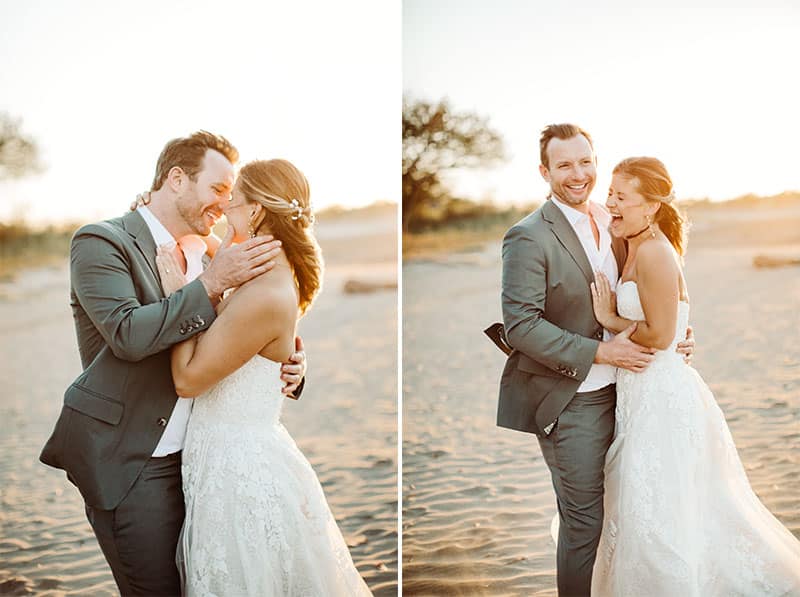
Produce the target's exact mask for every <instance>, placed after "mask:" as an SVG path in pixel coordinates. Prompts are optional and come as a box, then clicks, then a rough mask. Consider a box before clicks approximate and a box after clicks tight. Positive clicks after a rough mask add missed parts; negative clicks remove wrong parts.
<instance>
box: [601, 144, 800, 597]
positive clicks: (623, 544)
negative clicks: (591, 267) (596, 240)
mask: <svg viewBox="0 0 800 597" xmlns="http://www.w3.org/2000/svg"><path fill="white" fill-rule="evenodd" d="M673 197H674V196H673V192H672V181H671V179H670V177H669V174H668V173H667V171H666V169H665V168H664V165H663V164H662V163H661V162H660V161H659V160H656V159H655V158H629V159H626V160H624V161H622V162H621V163H620V164H618V165H617V167H616V168H615V169H614V173H613V178H612V183H611V188H610V189H609V193H608V200H607V202H606V206H607V207H608V209H609V211H610V213H611V215H612V217H613V220H612V224H611V233H612V234H614V235H615V236H617V237H625V238H626V239H628V256H627V260H626V263H625V267H624V269H623V271H622V274H621V280H620V282H619V283H618V284H617V285H616V293H614V292H613V291H612V286H611V283H610V281H609V280H607V279H605V278H603V277H602V274H598V275H597V277H596V282H595V284H593V285H592V294H593V298H594V302H595V312H596V315H597V319H598V321H599V322H600V323H601V324H602V325H603V326H604V327H605V328H607V329H609V330H610V331H612V332H620V331H622V330H624V329H626V328H628V327H629V326H630V325H632V324H633V322H638V323H637V324H636V326H637V327H636V330H635V332H634V333H633V334H632V336H631V338H632V340H634V341H636V342H638V343H639V344H642V345H644V346H649V347H653V348H656V349H659V352H658V353H657V354H656V357H655V360H654V361H653V362H652V364H651V365H650V366H649V367H648V368H647V370H645V371H644V372H643V373H632V372H629V371H625V370H622V369H620V370H619V371H618V374H617V375H618V377H617V407H616V430H615V435H614V440H613V442H612V444H611V447H610V448H609V450H608V453H607V455H606V464H605V475H606V477H605V498H604V508H605V516H604V526H603V533H602V536H601V539H600V545H599V547H598V550H597V559H596V560H595V565H594V572H593V578H592V595H596V596H606V595H615V596H616V595H631V596H640V595H648V596H653V597H655V596H664V597H673V596H681V597H691V596H697V597H711V596H719V597H723V596H724V597H729V596H733V595H742V596H753V597H755V596H758V597H762V596H773V595H775V596H777V595H800V541H798V540H797V539H796V538H795V537H794V536H793V535H792V534H791V533H790V532H789V531H788V530H787V529H786V528H785V527H784V526H783V525H782V524H781V523H780V522H779V521H778V520H777V519H776V518H775V517H774V516H773V515H772V514H771V513H770V512H769V511H768V510H767V509H766V507H764V505H763V504H762V503H761V502H760V501H759V499H758V497H757V496H756V495H755V493H754V492H753V490H752V489H751V487H750V484H749V482H748V480H747V476H746V475H745V471H744V468H743V467H742V463H741V461H740V460H739V456H738V454H737V452H736V447H735V445H734V443H733V439H732V437H731V434H730V432H729V430H728V426H727V424H726V422H725V417H724V415H723V413H722V411H721V410H720V409H719V406H717V403H716V401H715V400H714V396H713V395H712V394H711V392H710V390H709V389H708V387H707V386H706V384H705V383H704V382H703V380H702V379H701V378H700V376H699V375H698V373H697V372H696V371H695V370H694V369H693V368H691V367H690V366H689V365H687V364H686V363H685V362H684V360H683V358H682V357H681V355H679V354H677V353H676V352H675V344H676V343H677V342H678V341H679V340H680V339H682V338H683V337H684V335H685V330H686V326H687V325H688V320H689V302H688V295H687V290H686V285H685V282H684V279H683V275H682V273H681V267H680V256H681V255H682V253H683V245H684V242H683V238H684V237H683V222H682V219H681V217H680V215H679V214H678V212H677V211H676V210H675V208H674V207H673V206H672V205H671V204H670V203H671V201H672V199H673ZM617 312H618V313H617Z"/></svg>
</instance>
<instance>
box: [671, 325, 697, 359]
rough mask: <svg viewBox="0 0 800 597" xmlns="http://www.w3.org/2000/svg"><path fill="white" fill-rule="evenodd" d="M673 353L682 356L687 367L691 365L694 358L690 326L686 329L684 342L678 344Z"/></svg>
mask: <svg viewBox="0 0 800 597" xmlns="http://www.w3.org/2000/svg"><path fill="white" fill-rule="evenodd" d="M675 352H677V353H678V354H682V355H683V360H684V362H685V363H686V364H687V365H691V364H692V357H693V356H694V330H693V329H692V326H688V327H687V328H686V340H684V341H683V342H678V347H677V348H676V349H675Z"/></svg>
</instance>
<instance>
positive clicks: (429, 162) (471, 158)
mask: <svg viewBox="0 0 800 597" xmlns="http://www.w3.org/2000/svg"><path fill="white" fill-rule="evenodd" d="M503 159H505V148H504V146H503V139H502V138H501V137H500V135H499V133H497V132H496V131H494V130H492V129H491V128H489V126H488V124H487V119H486V118H484V117H481V116H478V115H477V114H471V113H463V114H455V113H453V111H452V110H451V108H450V106H449V104H448V102H447V100H441V101H439V102H438V103H436V104H431V103H428V102H424V101H419V102H409V101H408V100H407V99H404V100H403V231H404V232H407V231H408V228H409V224H411V223H413V222H414V220H415V218H417V217H418V216H419V212H420V210H421V208H422V207H423V206H426V205H428V206H430V205H436V204H437V203H438V202H440V201H442V200H446V199H449V198H450V197H449V194H448V192H447V189H446V188H445V186H444V185H443V184H442V181H441V179H440V174H441V173H442V172H444V171H446V170H453V169H456V168H478V167H486V166H490V165H492V164H494V163H496V162H498V161H500V160H503Z"/></svg>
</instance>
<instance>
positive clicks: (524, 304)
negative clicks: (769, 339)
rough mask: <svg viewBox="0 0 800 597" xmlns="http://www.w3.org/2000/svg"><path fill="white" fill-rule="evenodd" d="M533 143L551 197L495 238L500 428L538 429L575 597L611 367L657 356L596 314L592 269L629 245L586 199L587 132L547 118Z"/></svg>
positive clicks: (597, 514)
mask: <svg viewBox="0 0 800 597" xmlns="http://www.w3.org/2000/svg"><path fill="white" fill-rule="evenodd" d="M539 149H540V159H541V165H540V166H539V172H540V173H541V175H542V177H543V178H544V179H545V180H546V181H547V182H548V183H549V184H550V196H549V198H548V199H549V200H548V201H547V202H545V204H544V205H543V206H542V207H541V208H539V209H538V210H536V211H535V212H533V213H531V214H530V215H528V216H526V217H525V218H523V219H522V220H521V221H520V222H518V223H517V224H515V225H514V226H513V227H512V228H511V229H510V230H509V231H508V232H507V233H506V235H505V238H504V239H503V280H502V286H503V289H502V304H503V323H504V328H505V332H506V335H507V338H508V343H509V344H510V346H511V347H512V348H513V349H514V351H513V352H512V353H511V355H510V356H509V358H508V361H507V362H506V365H505V368H504V370H503V375H502V378H501V382H500V399H499V405H498V410H497V424H498V425H499V426H501V427H508V428H510V429H516V430H519V431H525V432H528V433H534V434H536V435H537V436H538V439H539V445H540V447H541V450H542V454H543V456H544V459H545V461H546V462H547V466H548V467H549V469H550V474H551V477H552V481H553V488H554V490H555V493H556V498H557V503H558V513H559V519H560V527H559V535H558V550H557V556H556V561H557V575H558V594H559V595H560V596H561V597H566V596H572V595H581V596H583V595H589V591H590V586H591V579H592V566H593V564H594V560H595V555H596V552H597V544H598V542H599V540H600V532H601V529H602V523H603V464H604V461H605V455H606V451H607V450H608V447H609V445H610V444H611V440H612V436H613V434H614V408H615V404H616V390H615V381H616V373H615V371H616V369H615V368H616V367H622V368H624V369H629V370H631V371H642V370H644V368H646V367H647V366H648V364H649V363H650V362H651V361H652V359H653V353H654V352H655V351H654V350H652V349H649V348H645V347H643V346H640V345H638V344H636V343H634V342H633V341H631V340H630V335H631V334H632V333H633V331H634V330H635V325H633V326H631V327H630V328H628V329H627V330H625V331H624V332H622V333H621V334H618V335H617V336H615V337H613V338H612V337H611V335H610V334H609V333H608V332H607V331H606V330H604V329H603V328H602V327H601V326H600V324H599V323H598V322H597V320H596V319H595V316H594V311H593V308H592V296H591V292H590V286H589V284H590V283H591V282H593V281H594V272H595V271H602V272H603V273H604V274H605V275H606V276H607V277H608V279H609V280H617V279H618V278H619V272H621V271H622V267H623V264H624V263H625V257H626V246H625V242H624V241H623V240H621V239H614V238H612V237H611V235H610V234H609V232H608V226H609V224H610V217H609V215H608V213H607V212H606V211H605V209H603V207H601V206H600V205H599V204H597V203H594V202H591V201H589V195H590V194H591V192H592V189H593V188H594V184H595V179H596V165H597V162H596V158H595V154H594V148H593V145H592V139H591V137H590V136H589V134H588V133H587V132H586V131H584V130H583V129H581V128H580V127H578V126H576V125H574V124H557V125H550V126H547V127H546V128H545V129H544V130H543V131H542V135H541V138H540V141H539ZM693 346H694V342H693V340H692V339H691V333H690V332H689V333H688V334H687V342H684V343H681V344H680V345H679V347H678V352H681V353H682V354H685V355H689V356H690V355H691V353H692V350H693Z"/></svg>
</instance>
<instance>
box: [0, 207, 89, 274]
mask: <svg viewBox="0 0 800 597" xmlns="http://www.w3.org/2000/svg"><path fill="white" fill-rule="evenodd" d="M76 228H78V226H77V225H75V224H64V225H60V226H48V227H46V228H33V227H31V226H29V225H28V224H26V223H25V222H20V221H18V222H12V223H10V224H4V223H0V280H10V279H13V278H14V275H15V274H16V273H17V272H19V271H20V270H22V269H29V268H34V267H50V266H55V265H59V264H64V263H66V260H67V256H68V255H69V243H70V239H71V238H72V233H73V232H74V231H75V229H76Z"/></svg>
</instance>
